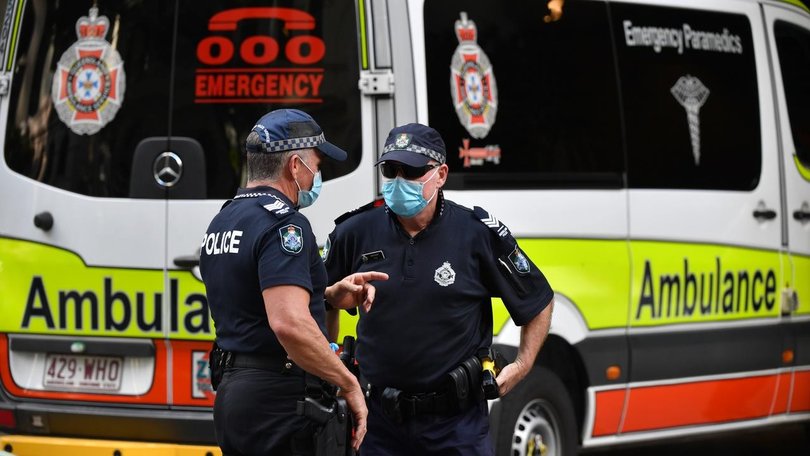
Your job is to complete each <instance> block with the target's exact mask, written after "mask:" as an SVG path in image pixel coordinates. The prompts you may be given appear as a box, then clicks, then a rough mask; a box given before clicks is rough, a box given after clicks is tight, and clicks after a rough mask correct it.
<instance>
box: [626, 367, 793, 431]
mask: <svg viewBox="0 0 810 456" xmlns="http://www.w3.org/2000/svg"><path fill="white" fill-rule="evenodd" d="M776 380H777V376H776V375H765V376H757V377H746V378H733V379H725V380H711V381H702V382H691V383H680V384H675V385H661V386H646V387H638V388H632V389H631V390H630V398H629V401H628V409H627V414H626V416H625V420H624V426H623V428H622V430H621V432H636V431H647V430H652V429H665V428H672V427H678V426H689V425H697V424H713V423H723V422H729V421H737V420H747V419H753V418H760V417H766V416H768V415H769V414H770V411H771V406H772V404H773V400H774V388H775V387H776Z"/></svg>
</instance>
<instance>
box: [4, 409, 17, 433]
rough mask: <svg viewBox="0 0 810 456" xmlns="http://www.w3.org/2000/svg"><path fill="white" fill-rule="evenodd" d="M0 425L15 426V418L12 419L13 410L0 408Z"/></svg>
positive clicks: (5, 426)
mask: <svg viewBox="0 0 810 456" xmlns="http://www.w3.org/2000/svg"><path fill="white" fill-rule="evenodd" d="M0 427H4V428H12V429H13V428H15V427H17V420H16V419H14V411H12V410H0Z"/></svg>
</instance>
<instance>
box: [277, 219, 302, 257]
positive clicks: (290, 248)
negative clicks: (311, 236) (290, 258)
mask: <svg viewBox="0 0 810 456" xmlns="http://www.w3.org/2000/svg"><path fill="white" fill-rule="evenodd" d="M278 236H279V238H280V239H281V250H283V251H285V252H287V253H289V254H291V255H295V254H297V253H299V252H301V250H302V249H303V248H304V232H303V231H302V230H301V227H300V226H298V225H293V224H292V223H290V224H288V225H284V226H282V227H281V228H279V229H278Z"/></svg>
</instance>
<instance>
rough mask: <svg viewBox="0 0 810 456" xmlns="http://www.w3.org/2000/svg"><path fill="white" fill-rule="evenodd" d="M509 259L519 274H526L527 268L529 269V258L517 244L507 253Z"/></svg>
mask: <svg viewBox="0 0 810 456" xmlns="http://www.w3.org/2000/svg"><path fill="white" fill-rule="evenodd" d="M509 261H510V262H511V263H512V266H514V267H515V270H516V271H517V272H519V273H520V274H528V273H529V269H531V267H530V266H529V259H528V258H526V255H524V254H523V252H521V251H520V248H518V247H517V246H515V251H514V252H512V253H511V254H509Z"/></svg>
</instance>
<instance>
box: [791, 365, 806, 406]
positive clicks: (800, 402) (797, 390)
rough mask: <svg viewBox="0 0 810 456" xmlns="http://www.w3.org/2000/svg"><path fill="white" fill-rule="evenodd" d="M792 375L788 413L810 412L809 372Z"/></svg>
mask: <svg viewBox="0 0 810 456" xmlns="http://www.w3.org/2000/svg"><path fill="white" fill-rule="evenodd" d="M793 375H794V376H793V396H792V397H791V399H790V411H791V412H806V411H810V371H804V372H796V373H794V374H793Z"/></svg>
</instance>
